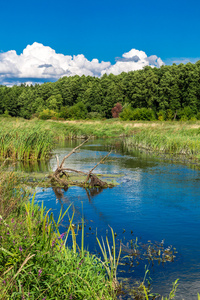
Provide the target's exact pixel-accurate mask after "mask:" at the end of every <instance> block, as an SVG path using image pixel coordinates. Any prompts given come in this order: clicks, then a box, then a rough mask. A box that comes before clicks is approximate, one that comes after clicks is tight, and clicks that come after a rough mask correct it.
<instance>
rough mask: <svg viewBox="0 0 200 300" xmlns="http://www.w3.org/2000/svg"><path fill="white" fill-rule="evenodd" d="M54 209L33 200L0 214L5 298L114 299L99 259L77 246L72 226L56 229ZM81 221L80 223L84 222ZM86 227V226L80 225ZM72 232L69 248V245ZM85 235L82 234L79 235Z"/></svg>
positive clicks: (0, 270) (0, 285)
mask: <svg viewBox="0 0 200 300" xmlns="http://www.w3.org/2000/svg"><path fill="white" fill-rule="evenodd" d="M68 210H69V208H68V209H67V210H66V211H65V212H64V213H62V211H61V212H60V216H59V219H58V221H57V222H56V221H55V220H54V218H53V215H52V214H49V212H46V211H45V208H43V205H42V207H41V208H39V207H38V206H37V205H35V204H34V197H33V200H32V202H31V203H30V202H28V203H27V204H25V209H24V205H23V204H22V205H21V207H20V214H16V213H15V212H14V211H13V213H12V215H11V216H9V217H7V218H6V219H5V218H2V217H1V221H0V228H1V237H0V244H1V247H0V266H1V267H0V276H1V281H0V289H1V296H2V297H3V299H12V298H14V299H23V298H26V299H46V298H47V299H66V298H67V299H83V298H88V299H115V296H116V293H115V290H114V288H113V287H112V282H111V281H110V280H109V279H108V277H107V270H106V269H105V268H104V266H103V264H102V263H101V261H100V260H99V259H98V258H97V257H96V256H94V255H91V254H90V253H89V252H88V251H85V250H84V249H83V247H81V250H80V252H79V251H76V248H77V249H78V245H77V244H76V233H75V231H74V228H73V226H72V222H73V215H74V213H73V214H72V216H71V217H69V227H68V229H67V231H66V232H64V233H62V234H61V233H60V231H59V225H60V222H61V221H62V219H63V218H64V216H65V215H66V213H67V212H68ZM83 225H84V224H83ZM83 227H84V226H83ZM70 236H71V237H72V245H73V246H72V248H70V247H67V246H66V243H68V242H70V241H69V238H70ZM82 240H83V239H82Z"/></svg>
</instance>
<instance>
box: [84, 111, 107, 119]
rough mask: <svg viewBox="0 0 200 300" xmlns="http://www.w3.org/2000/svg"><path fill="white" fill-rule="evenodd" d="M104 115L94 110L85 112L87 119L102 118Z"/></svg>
mask: <svg viewBox="0 0 200 300" xmlns="http://www.w3.org/2000/svg"><path fill="white" fill-rule="evenodd" d="M103 117H104V116H103V115H102V114H101V113H99V112H96V111H91V112H89V113H88V114H87V119H89V120H102V118H103Z"/></svg>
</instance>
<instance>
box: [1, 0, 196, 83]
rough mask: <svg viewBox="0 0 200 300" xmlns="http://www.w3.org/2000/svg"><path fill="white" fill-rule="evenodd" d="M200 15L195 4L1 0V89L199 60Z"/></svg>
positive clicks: (154, 1) (180, 2)
mask: <svg viewBox="0 0 200 300" xmlns="http://www.w3.org/2000/svg"><path fill="white" fill-rule="evenodd" d="M199 10H200V2H199V1H194V0H191V1H184V0H183V1H180V0H176V1H174V0H173V1H172V0H168V1H162V0H159V1H158V0H152V1H150V0H143V1H135V0H125V1H119V0H115V1H114V0H106V1H105V0H101V1H93V0H85V1H80V0H77V1H69V0H57V1H52V0H48V1H47V0H34V1H31V0H30V1H28V2H27V1H25V0H21V1H20V0H19V1H15V0H10V1H2V2H1V7H0V28H1V35H0V84H7V85H12V84H15V83H20V82H33V83H34V82H44V81H55V80H57V79H58V78H60V77H62V76H70V75H75V74H78V75H82V74H85V75H92V76H101V75H102V74H104V73H107V74H110V73H113V74H119V73H121V72H123V71H124V72H128V71H130V70H138V69H141V68H143V67H144V66H147V65H150V66H155V67H159V66H161V65H162V64H163V63H165V64H172V63H173V62H175V63H180V62H183V63H186V62H189V61H191V62H195V61H197V60H199V57H200V39H199V32H200V21H199V16H198V14H199Z"/></svg>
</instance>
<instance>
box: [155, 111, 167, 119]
mask: <svg viewBox="0 0 200 300" xmlns="http://www.w3.org/2000/svg"><path fill="white" fill-rule="evenodd" d="M157 117H158V120H159V121H164V120H165V118H166V113H165V111H164V110H159V112H158V113H157Z"/></svg>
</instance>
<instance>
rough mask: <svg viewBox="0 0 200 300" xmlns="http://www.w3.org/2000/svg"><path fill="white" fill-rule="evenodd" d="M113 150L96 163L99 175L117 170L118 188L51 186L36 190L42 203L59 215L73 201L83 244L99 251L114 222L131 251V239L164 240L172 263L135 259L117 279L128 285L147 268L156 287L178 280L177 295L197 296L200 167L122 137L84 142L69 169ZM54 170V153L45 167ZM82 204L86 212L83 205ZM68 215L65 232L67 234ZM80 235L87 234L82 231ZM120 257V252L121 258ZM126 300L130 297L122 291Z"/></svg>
mask: <svg viewBox="0 0 200 300" xmlns="http://www.w3.org/2000/svg"><path fill="white" fill-rule="evenodd" d="M78 144H79V142H77V141H76V142H75V141H74V142H72V141H70V142H67V143H65V144H63V145H60V146H59V147H58V148H57V149H55V150H54V154H58V156H59V158H60V159H62V158H63V157H64V156H65V155H66V154H67V153H68V152H69V151H70V150H71V149H72V148H73V147H75V146H76V145H78ZM111 145H112V147H113V148H114V150H113V152H112V154H111V155H110V156H109V158H108V160H107V161H106V162H105V163H104V164H101V165H99V166H98V168H97V169H96V170H95V173H101V174H105V175H106V174H109V175H113V180H115V181H117V182H118V185H117V186H116V187H114V188H108V189H104V190H102V191H99V190H93V191H91V192H89V193H87V192H86V190H84V189H82V188H80V187H70V188H69V189H68V190H67V191H62V194H61V193H55V191H53V190H52V189H51V188H48V189H42V188H38V189H37V194H36V200H37V201H38V202H39V203H41V201H44V204H45V206H46V207H47V209H49V208H52V210H53V212H54V214H55V217H56V216H57V215H58V213H59V211H60V208H61V206H62V207H63V208H64V209H66V208H67V207H68V206H69V204H70V203H73V206H74V207H75V212H76V213H75V219H74V222H75V223H78V222H81V217H82V211H83V214H84V220H85V226H86V227H85V246H86V247H87V248H88V249H89V250H90V251H92V252H97V253H98V252H99V248H98V245H97V242H96V234H97V236H98V237H99V238H101V236H103V237H104V239H105V236H106V234H108V237H109V239H110V240H111V236H110V228H109V226H111V227H112V228H113V230H114V232H115V233H116V241H117V242H118V241H121V242H122V244H123V246H124V245H125V246H124V249H125V251H124V253H123V255H126V251H127V253H129V252H128V250H127V249H128V248H130V245H131V240H132V241H134V243H135V240H137V244H138V245H139V247H140V245H145V244H148V245H150V244H151V243H152V244H153V245H154V243H156V242H162V243H164V247H165V248H168V247H170V246H171V245H172V246H173V247H175V248H176V249H177V252H178V253H176V254H175V255H176V257H175V259H174V262H166V263H164V264H162V263H161V264H158V263H157V262H155V263H154V264H152V263H150V264H149V262H148V260H145V259H144V260H141V259H140V258H136V259H134V260H133V261H131V264H133V265H131V264H126V265H125V266H120V268H119V273H118V277H119V278H129V281H128V282H129V285H131V284H133V283H134V282H135V280H141V281H142V280H143V278H144V274H145V266H146V267H148V269H149V271H150V273H149V275H148V279H149V280H150V282H151V284H152V285H151V286H152V288H153V292H157V293H160V294H162V295H167V294H168V293H169V292H170V290H171V288H172V283H173V282H174V281H175V280H176V279H179V287H178V291H177V296H176V299H185V300H186V299H191V300H192V299H197V292H200V232H199V230H200V171H199V170H198V169H197V168H195V167H192V166H186V165H184V164H181V163H173V162H172V161H164V160H161V159H158V158H156V157H153V156H150V155H149V154H146V153H142V152H140V151H139V150H134V149H132V151H127V150H126V149H125V148H124V146H123V144H122V143H121V142H120V141H102V140H94V141H89V142H88V143H87V144H85V145H84V146H83V147H82V148H81V150H80V152H78V153H75V154H73V155H71V156H70V157H69V159H68V160H67V161H66V165H67V167H69V168H73V169H77V170H82V171H89V170H90V169H92V167H93V166H94V165H95V164H96V163H97V162H98V161H99V160H100V159H101V158H102V156H104V155H106V154H107V153H108V151H109V149H110V147H111ZM48 168H49V169H52V170H55V168H56V159H55V156H53V157H52V159H51V160H50V161H49V162H48V163H47V164H44V165H43V166H40V167H39V171H41V172H43V171H44V170H45V169H46V170H47V169H48ZM82 207H83V210H82ZM66 222H67V217H66V220H64V223H63V227H62V228H61V231H62V232H65V231H66V227H65V225H66V224H65V223H66ZM80 235H81V233H80ZM123 255H122V256H123ZM123 297H124V299H126V298H129V296H126V295H125V296H123Z"/></svg>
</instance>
